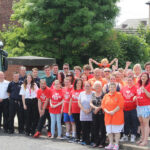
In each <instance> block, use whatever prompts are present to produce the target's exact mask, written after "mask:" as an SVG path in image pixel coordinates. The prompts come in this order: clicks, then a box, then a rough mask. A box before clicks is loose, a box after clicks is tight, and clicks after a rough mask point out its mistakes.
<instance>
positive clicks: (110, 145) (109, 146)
mask: <svg viewBox="0 0 150 150" xmlns="http://www.w3.org/2000/svg"><path fill="white" fill-rule="evenodd" d="M113 148H114V145H113V144H109V145H108V146H105V149H108V150H110V149H113Z"/></svg>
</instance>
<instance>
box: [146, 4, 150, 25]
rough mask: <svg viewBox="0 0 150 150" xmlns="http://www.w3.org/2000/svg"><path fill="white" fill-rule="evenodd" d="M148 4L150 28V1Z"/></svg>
mask: <svg viewBox="0 0 150 150" xmlns="http://www.w3.org/2000/svg"><path fill="white" fill-rule="evenodd" d="M146 4H147V5H148V6H149V18H148V25H149V27H150V1H148V2H147V3H146Z"/></svg>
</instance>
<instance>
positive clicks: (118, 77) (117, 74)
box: [116, 72, 121, 82]
mask: <svg viewBox="0 0 150 150" xmlns="http://www.w3.org/2000/svg"><path fill="white" fill-rule="evenodd" d="M120 80H121V73H120V72H118V73H116V81H117V82H119V81H120Z"/></svg>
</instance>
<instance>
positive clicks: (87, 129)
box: [81, 121, 92, 145]
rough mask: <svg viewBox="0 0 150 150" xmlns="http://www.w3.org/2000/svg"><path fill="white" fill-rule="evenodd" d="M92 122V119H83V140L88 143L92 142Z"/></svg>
mask: <svg viewBox="0 0 150 150" xmlns="http://www.w3.org/2000/svg"><path fill="white" fill-rule="evenodd" d="M91 123H92V121H81V125H82V141H84V142H85V143H86V144H87V145H89V144H90V142H91V137H90V134H91Z"/></svg>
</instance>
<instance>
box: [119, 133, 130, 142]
mask: <svg viewBox="0 0 150 150" xmlns="http://www.w3.org/2000/svg"><path fill="white" fill-rule="evenodd" d="M127 141H128V136H127V135H125V134H124V135H123V137H122V138H121V139H120V142H127Z"/></svg>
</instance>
